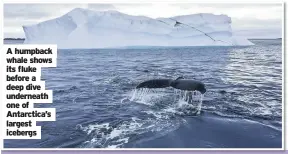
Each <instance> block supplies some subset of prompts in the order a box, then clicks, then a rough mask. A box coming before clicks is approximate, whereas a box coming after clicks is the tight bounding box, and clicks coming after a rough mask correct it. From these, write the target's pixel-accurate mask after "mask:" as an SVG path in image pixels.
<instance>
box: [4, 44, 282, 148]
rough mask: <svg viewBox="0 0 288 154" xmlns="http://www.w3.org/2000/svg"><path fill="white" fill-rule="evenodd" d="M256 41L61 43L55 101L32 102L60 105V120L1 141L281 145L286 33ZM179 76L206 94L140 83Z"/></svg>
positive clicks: (45, 72)
mask: <svg viewBox="0 0 288 154" xmlns="http://www.w3.org/2000/svg"><path fill="white" fill-rule="evenodd" d="M252 41H253V43H255V45H254V46H250V47H180V48H176V47H175V48H142V49H89V50H79V49H77V50H76V49H75V50H58V59H57V67H56V68H43V69H42V80H44V81H45V82H46V89H51V90H53V95H54V98H53V99H54V102H53V104H37V105H36V106H35V107H51V108H56V112H57V118H56V121H55V122H38V123H37V124H38V125H40V126H42V139H41V140H5V142H4V147H5V148H14V147H15V148H16V147H17V148H281V144H282V52H281V45H282V44H281V40H252ZM5 43H6V44H7V43H11V42H5ZM12 43H13V42H12ZM179 76H183V77H184V78H186V79H195V80H199V81H202V82H203V83H205V84H206V88H207V92H206V93H205V95H204V96H203V98H202V99H203V100H202V101H201V100H198V101H197V100H196V101H193V102H192V103H191V104H189V103H188V102H187V101H185V99H184V98H183V96H181V95H183V94H185V92H183V91H176V90H175V89H173V88H163V89H157V90H138V91H135V87H136V86H137V84H139V83H141V82H143V81H145V80H148V79H157V78H169V79H176V78H177V77H179ZM195 111H199V112H198V113H199V114H197V113H196V112H195Z"/></svg>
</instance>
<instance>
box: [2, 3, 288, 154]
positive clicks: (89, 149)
mask: <svg viewBox="0 0 288 154" xmlns="http://www.w3.org/2000/svg"><path fill="white" fill-rule="evenodd" d="M255 1H256V0H254V2H251V0H237V1H233V2H232V1H229V0H218V1H217V2H215V1H213V0H194V1H193V0H154V1H153V0H133V1H132V0H131V1H130V2H129V1H128V0H118V1H117V0H105V1H104V0H81V1H79V0H69V1H68V0H46V1H44V0H25V2H24V1H23V0H3V1H1V2H0V21H3V22H1V25H0V33H1V35H0V36H1V37H0V39H1V41H0V42H1V43H0V46H1V54H4V52H3V51H2V47H3V43H4V41H3V39H4V20H3V19H4V4H17V3H19V4H20V3H22V4H24V3H25V4H33V3H37V4H41V3H42V4H65V3H67V4H68V3H69V4H70V3H71V4H83V3H103V4H113V3H117V4H121V3H123V4H129V3H130V4H135V3H137V4H145V3H165V4H166V3H195V4H197V3H198V4H199V3H215V4H216V3H229V4H232V3H236V4H237V3H238V4H247V3H248V4H249V3H250V4H277V3H279V4H282V10H283V14H282V148H116V149H110V148H4V142H3V138H2V134H1V138H0V144H1V150H5V151H6V150H15V151H23V150H25V151H26V150H43V151H47V150H48V151H53V150H60V151H66V150H73V151H74V150H81V151H85V150H87V151H131V150H132V151H134V150H139V151H140V150H141V151H142V150H144V151H149V150H150V151H151V150H152V151H174V150H175V151H188V150H189V151H190V150H193V151H202V150H205V151H215V150H216V151H222V150H229V151H234V150H241V151H244V150H245V151H246V150H252V151H257V150H271V151H274V150H275V151H279V150H285V139H284V137H285V132H286V130H285V127H286V120H287V117H286V116H285V115H286V113H284V111H285V110H287V109H286V108H287V105H285V103H284V102H285V96H284V95H285V86H284V83H285V74H286V73H285V67H284V65H286V63H285V58H287V57H286V56H285V54H284V50H285V49H286V48H285V47H286V44H285V41H284V40H285V27H284V26H285V22H286V21H285V13H286V12H285V3H284V2H283V1H280V0H262V1H261V0H259V2H255ZM1 54H0V55H1ZM1 57H3V55H1ZM284 57H285V58H284ZM0 63H1V68H4V62H3V61H2V60H1V61H0ZM0 80H1V82H0V83H1V85H0V87H3V83H2V82H3V81H4V80H3V79H2V76H1V77H0ZM1 90H2V88H0V94H2V92H1ZM0 98H1V99H0V100H1V103H3V101H2V100H3V98H2V95H1V96H0ZM284 108H285V110H284ZM2 110H3V109H2V107H1V110H0V111H1V113H3V112H2ZM3 120H4V118H3V116H2V118H1V125H2V124H3ZM284 126H285V127H284ZM2 129H3V127H2V126H1V128H0V130H1V133H2V132H3V133H4V130H2Z"/></svg>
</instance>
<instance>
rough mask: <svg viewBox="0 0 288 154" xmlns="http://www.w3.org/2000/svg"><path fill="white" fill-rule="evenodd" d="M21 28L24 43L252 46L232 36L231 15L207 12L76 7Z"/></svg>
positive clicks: (99, 46) (80, 45) (90, 46)
mask: <svg viewBox="0 0 288 154" xmlns="http://www.w3.org/2000/svg"><path fill="white" fill-rule="evenodd" d="M23 29H24V32H25V36H26V39H25V42H24V43H26V44H57V45H58V48H117V47H129V46H133V47H137V46H142V47H143V46H246V45H253V43H251V42H250V41H249V40H247V39H246V38H243V37H241V38H240V37H236V36H234V35H233V31H232V29H231V18H230V17H228V16H226V15H213V14H207V13H205V14H203V13H201V14H193V15H184V16H176V17H171V18H157V19H153V18H149V17H144V16H131V15H127V14H124V13H120V12H117V11H104V12H95V11H91V10H87V9H81V8H77V9H73V10H72V11H70V12H68V13H67V14H65V15H63V16H61V17H58V18H56V19H52V20H47V21H44V22H41V23H38V24H35V25H29V26H23Z"/></svg>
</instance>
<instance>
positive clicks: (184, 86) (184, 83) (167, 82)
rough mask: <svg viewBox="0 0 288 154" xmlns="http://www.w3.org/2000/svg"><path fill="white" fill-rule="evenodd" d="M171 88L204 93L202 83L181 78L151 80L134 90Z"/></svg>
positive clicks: (204, 89)
mask: <svg viewBox="0 0 288 154" xmlns="http://www.w3.org/2000/svg"><path fill="white" fill-rule="evenodd" d="M166 87H173V88H175V89H180V90H187V91H199V92H201V94H204V93H205V92H206V88H205V85H204V83H202V82H200V81H196V80H188V79H184V78H183V77H178V78H177V79H176V80H171V79H153V80H148V81H144V82H142V83H140V84H139V85H138V86H137V87H136V89H139V88H166Z"/></svg>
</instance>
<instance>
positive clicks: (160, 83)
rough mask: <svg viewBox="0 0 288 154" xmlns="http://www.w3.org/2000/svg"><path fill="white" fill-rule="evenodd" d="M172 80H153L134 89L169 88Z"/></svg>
mask: <svg viewBox="0 0 288 154" xmlns="http://www.w3.org/2000/svg"><path fill="white" fill-rule="evenodd" d="M172 81H173V80H171V79H154V80H148V81H145V82H142V83H140V84H139V85H138V86H137V87H136V89H139V88H166V87H170V84H171V82H172Z"/></svg>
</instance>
